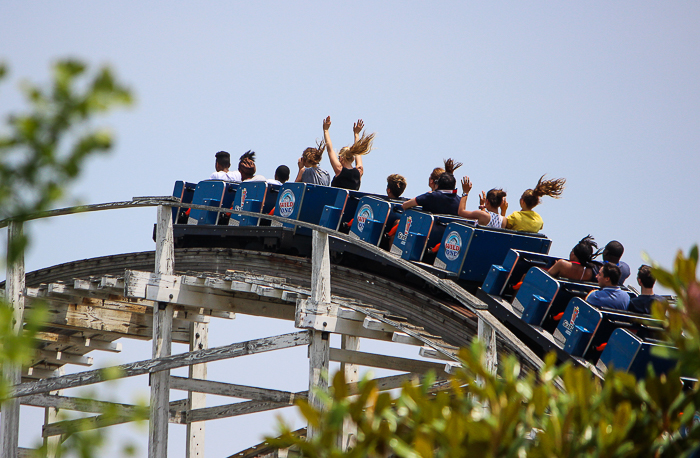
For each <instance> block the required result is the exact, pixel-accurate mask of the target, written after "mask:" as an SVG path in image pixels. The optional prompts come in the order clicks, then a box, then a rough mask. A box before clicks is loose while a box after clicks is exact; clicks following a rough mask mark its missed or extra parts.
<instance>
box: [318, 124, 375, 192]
mask: <svg viewBox="0 0 700 458" xmlns="http://www.w3.org/2000/svg"><path fill="white" fill-rule="evenodd" d="M330 127H331V117H330V116H328V117H327V118H326V119H324V120H323V138H324V140H325V141H326V147H327V150H328V159H330V161H331V167H333V172H335V177H334V178H333V180H332V181H331V186H333V187H334V188H343V189H350V190H353V191H359V190H360V183H361V181H362V175H363V174H364V173H365V169H364V167H363V166H362V156H363V155H365V154H367V153H369V152H370V151H371V150H372V141H374V134H373V133H372V134H369V135H365V133H364V132H363V133H362V136H360V132H362V129H363V128H364V127H365V123H364V122H363V121H362V120H361V119H358V120H357V122H356V123H354V124H353V125H352V132H353V134H354V135H355V142H354V143H353V144H352V146H344V147H342V148H341V149H340V152H338V153H336V152H335V150H334V149H333V143H332V142H331V134H330V133H329V132H328V130H329V129H330ZM353 162H354V163H355V166H354V167H353V165H352V164H353Z"/></svg>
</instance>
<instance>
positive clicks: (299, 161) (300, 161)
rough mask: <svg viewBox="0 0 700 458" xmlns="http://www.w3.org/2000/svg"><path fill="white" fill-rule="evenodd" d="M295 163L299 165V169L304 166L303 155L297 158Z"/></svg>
mask: <svg viewBox="0 0 700 458" xmlns="http://www.w3.org/2000/svg"><path fill="white" fill-rule="evenodd" d="M297 165H298V166H299V170H301V169H303V168H304V156H302V157H300V158H299V160H298V161H297Z"/></svg>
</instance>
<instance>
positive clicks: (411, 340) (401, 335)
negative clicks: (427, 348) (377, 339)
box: [391, 332, 425, 346]
mask: <svg viewBox="0 0 700 458" xmlns="http://www.w3.org/2000/svg"><path fill="white" fill-rule="evenodd" d="M391 341H392V342H396V343H400V344H404V345H420V346H423V345H425V344H424V343H423V342H421V341H420V340H418V339H416V338H415V337H411V336H409V335H408V334H406V333H405V332H395V333H393V334H392V335H391Z"/></svg>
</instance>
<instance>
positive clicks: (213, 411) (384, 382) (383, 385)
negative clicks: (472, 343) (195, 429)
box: [187, 374, 444, 421]
mask: <svg viewBox="0 0 700 458" xmlns="http://www.w3.org/2000/svg"><path fill="white" fill-rule="evenodd" d="M419 377H420V375H419V374H400V375H392V376H389V377H383V378H378V379H375V382H376V383H377V388H378V389H379V390H380V391H387V390H393V389H396V388H400V387H401V386H403V384H404V383H406V382H408V381H411V380H418V379H419ZM443 379H444V378H440V376H438V380H443ZM348 392H349V393H350V394H351V395H353V394H357V393H358V392H359V383H358V382H354V383H349V384H348ZM292 394H293V395H294V398H295V399H297V398H303V397H307V396H308V394H309V392H308V391H299V392H297V393H292ZM290 405H292V404H291V403H287V402H271V401H247V402H238V403H235V404H227V405H223V406H216V407H207V408H206V409H199V410H194V411H192V412H190V414H189V415H188V416H187V421H206V420H216V419H221V418H229V417H235V416H238V415H245V414H249V413H256V412H265V411H268V410H275V409H281V408H283V407H289V406H290Z"/></svg>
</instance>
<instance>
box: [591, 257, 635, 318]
mask: <svg viewBox="0 0 700 458" xmlns="http://www.w3.org/2000/svg"><path fill="white" fill-rule="evenodd" d="M596 279H597V280H598V286H600V288H601V289H599V290H597V291H591V292H590V293H588V296H586V302H588V303H589V304H591V305H595V306H596V307H604V308H608V309H616V310H627V307H628V306H629V303H630V295H629V294H627V292H625V291H622V290H621V289H620V287H619V286H617V284H618V282H619V281H620V268H619V267H617V266H616V265H615V264H611V263H607V264H603V267H601V269H600V270H599V271H598V275H597V276H596Z"/></svg>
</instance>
